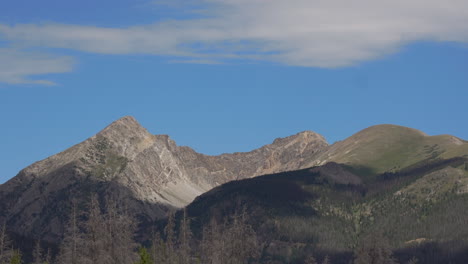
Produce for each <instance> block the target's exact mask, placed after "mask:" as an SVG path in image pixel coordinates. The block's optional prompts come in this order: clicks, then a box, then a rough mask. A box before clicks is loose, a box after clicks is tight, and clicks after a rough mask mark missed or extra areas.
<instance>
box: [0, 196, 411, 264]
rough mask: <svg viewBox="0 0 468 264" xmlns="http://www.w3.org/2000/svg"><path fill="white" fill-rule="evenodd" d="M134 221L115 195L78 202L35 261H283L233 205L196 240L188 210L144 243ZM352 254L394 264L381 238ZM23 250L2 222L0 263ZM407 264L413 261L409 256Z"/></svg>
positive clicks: (372, 263) (14, 259) (14, 263)
mask: <svg viewBox="0 0 468 264" xmlns="http://www.w3.org/2000/svg"><path fill="white" fill-rule="evenodd" d="M136 231H137V221H136V219H135V218H134V217H133V216H132V215H131V214H130V213H129V211H128V208H127V207H126V206H125V204H124V203H121V202H119V201H117V200H115V199H104V201H103V202H100V201H99V199H98V197H97V195H94V196H92V197H91V199H90V201H89V203H88V205H87V208H86V210H79V209H78V205H77V203H76V202H72V204H71V212H70V216H69V219H68V223H67V225H66V229H65V231H64V237H63V240H62V243H61V244H60V247H59V251H58V253H57V254H54V256H53V254H51V251H50V249H48V250H44V249H43V247H42V246H41V244H40V243H39V242H37V243H36V246H35V247H34V249H33V252H32V254H31V255H32V262H29V263H34V264H196V263H197V264H198V263H200V264H247V263H284V262H278V260H275V259H272V258H271V257H268V256H267V255H266V254H265V252H266V248H267V247H268V244H269V243H268V242H267V241H265V240H264V239H263V241H262V239H261V238H260V237H261V236H260V235H259V234H257V233H256V231H255V230H254V228H253V227H252V226H251V225H250V224H249V223H248V221H247V212H246V210H245V208H244V209H242V208H241V209H237V210H236V212H235V213H234V214H232V215H231V216H229V217H225V218H224V219H222V220H216V218H214V217H213V218H211V221H209V223H208V224H206V225H204V226H203V227H202V228H201V235H200V236H199V238H197V237H195V236H194V234H193V233H192V228H191V219H190V218H189V217H188V215H187V212H186V210H184V211H183V212H182V216H181V217H179V219H178V220H177V219H176V217H175V213H170V214H169V216H168V219H167V223H166V224H165V227H164V228H163V229H162V228H161V229H158V228H155V229H154V231H153V232H152V234H151V238H150V239H149V241H147V243H144V245H142V244H139V243H136V242H135V234H136ZM364 241H365V242H364V243H362V245H361V246H360V247H357V248H356V250H355V252H354V261H353V263H354V264H396V263H397V261H396V260H395V258H394V257H393V255H392V251H391V250H390V248H389V246H388V245H387V244H386V243H385V240H384V239H383V238H382V236H373V237H369V238H367V239H365V240H364ZM299 261H300V262H297V261H296V263H304V264H318V263H322V264H331V263H332V261H331V259H330V258H329V257H328V256H325V257H323V258H322V260H321V261H320V262H319V261H318V260H317V259H316V258H315V257H314V256H313V255H311V254H307V255H305V256H304V257H303V258H302V260H299ZM23 263H25V261H24V260H23V257H22V253H21V252H20V251H19V249H15V248H13V247H12V243H11V240H10V239H9V238H8V235H7V233H6V225H5V224H4V225H3V226H2V228H1V230H0V264H23ZM407 263H408V264H415V263H417V260H416V259H414V258H413V259H411V260H410V261H409V262H407Z"/></svg>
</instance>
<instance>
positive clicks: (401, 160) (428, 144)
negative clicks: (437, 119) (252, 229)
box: [310, 125, 468, 176]
mask: <svg viewBox="0 0 468 264" xmlns="http://www.w3.org/2000/svg"><path fill="white" fill-rule="evenodd" d="M464 155H466V156H468V143H467V142H466V141H463V140H461V139H458V138H456V137H453V136H450V135H440V136H428V135H426V134H424V133H423V132H421V131H418V130H415V129H411V128H407V127H402V126H396V125H378V126H373V127H370V128H367V129H364V130H362V131H360V132H358V133H356V134H355V135H353V136H351V137H349V138H347V139H345V140H344V141H340V142H337V143H335V144H334V145H333V146H331V147H330V149H329V150H327V151H326V152H324V153H323V154H321V155H320V156H319V157H318V159H317V160H314V161H311V162H310V165H311V166H312V165H317V164H325V163H326V162H329V161H334V162H337V163H342V164H348V165H350V166H352V167H354V168H355V169H356V172H358V173H360V174H361V175H363V176H371V175H376V174H380V173H384V172H395V171H399V170H401V169H404V168H406V167H409V166H412V165H415V164H418V163H420V162H424V161H430V160H434V159H438V158H443V159H449V158H453V157H460V156H464Z"/></svg>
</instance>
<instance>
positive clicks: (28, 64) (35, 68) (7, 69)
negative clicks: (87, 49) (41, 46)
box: [0, 48, 74, 85]
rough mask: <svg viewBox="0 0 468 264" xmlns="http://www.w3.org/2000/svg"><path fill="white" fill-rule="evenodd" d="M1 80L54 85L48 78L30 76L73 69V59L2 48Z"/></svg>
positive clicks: (0, 49) (0, 55) (10, 82)
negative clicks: (31, 77) (32, 77)
mask: <svg viewBox="0 0 468 264" xmlns="http://www.w3.org/2000/svg"><path fill="white" fill-rule="evenodd" d="M0 61H1V62H2V63H0V82H3V83H8V84H35V85H54V84H55V83H53V82H51V81H48V80H41V79H29V78H28V77H29V76H34V75H41V74H50V73H64V72H69V71H71V70H72V66H73V61H74V60H73V59H72V58H70V57H66V56H60V57H58V56H53V55H46V54H42V53H37V52H25V51H20V50H17V49H13V48H0Z"/></svg>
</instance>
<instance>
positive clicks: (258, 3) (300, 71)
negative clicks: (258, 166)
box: [0, 0, 468, 182]
mask: <svg viewBox="0 0 468 264" xmlns="http://www.w3.org/2000/svg"><path fill="white" fill-rule="evenodd" d="M375 2H376V1H371V0H358V1H353V5H349V4H348V5H347V4H346V3H348V2H346V1H333V0H330V1H305V0H293V1H280V0H270V1H265V0H249V1H247V0H198V1H197V0H185V1H179V0H171V1H166V0H160V1H145V0H138V1H127V0H118V1H107V0H105V1H104V0H103V1H90V0H86V1H58V0H55V1H52V0H44V1H33V0H17V1H8V2H5V3H2V4H1V8H0V61H1V62H2V63H1V65H0V115H1V123H2V129H0V146H1V151H0V182H4V181H6V180H8V179H9V178H11V177H13V176H15V175H16V174H17V173H18V171H19V170H20V169H22V168H24V167H26V166H27V165H29V164H31V163H32V162H35V161H38V160H41V159H43V158H46V157H48V156H50V155H53V154H55V153H57V152H60V151H62V150H64V149H66V148H68V147H70V146H72V145H74V144H77V143H79V142H81V141H83V140H85V139H86V138H88V137H90V136H92V135H93V134H95V133H97V132H98V131H99V130H100V129H102V128H104V127H105V126H106V125H108V124H109V123H111V122H112V121H114V120H116V119H118V118H120V117H122V116H125V115H132V116H134V117H135V118H136V119H137V120H138V121H139V122H140V123H141V124H142V125H143V126H144V127H146V128H147V129H148V130H149V131H150V132H151V133H154V134H169V135H170V136H171V137H172V138H173V139H174V140H176V142H177V143H178V144H179V145H188V146H191V147H193V148H194V149H195V150H197V151H199V152H201V153H206V154H219V153H223V152H235V151H249V150H251V149H254V148H257V147H259V146H261V145H264V144H268V143H270V142H272V141H273V140H274V139H275V138H276V137H284V136H288V135H291V134H295V133H297V132H300V131H303V130H312V131H315V132H318V133H320V134H322V135H324V136H325V137H326V138H327V140H328V141H329V142H330V143H333V142H334V141H337V140H341V139H344V138H346V137H348V136H350V135H352V134H353V133H355V132H357V131H359V130H361V129H364V128H366V127H368V126H371V125H376V124H382V123H392V124H399V125H403V126H409V127H413V128H417V129H420V130H423V131H424V132H426V133H428V134H431V135H435V134H452V135H455V136H458V137H460V138H463V139H468V123H467V122H466V120H467V114H468V111H467V106H466V105H467V99H468V45H467V43H468V26H466V25H468V3H467V2H466V1H458V0H447V1H443V2H441V1H435V0H426V1H420V0H413V1H402V0H401V1H400V0H394V1H380V2H379V3H377V4H376V3H375Z"/></svg>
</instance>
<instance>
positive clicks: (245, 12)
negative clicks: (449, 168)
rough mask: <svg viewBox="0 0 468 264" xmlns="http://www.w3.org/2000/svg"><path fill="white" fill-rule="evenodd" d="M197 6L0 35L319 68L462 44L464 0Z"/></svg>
mask: <svg viewBox="0 0 468 264" xmlns="http://www.w3.org/2000/svg"><path fill="white" fill-rule="evenodd" d="M174 1H175V0H174ZM191 2H196V1H194V0H192V1H191ZM198 3H200V4H204V5H205V7H206V8H205V9H204V12H203V13H202V14H203V16H204V17H202V18H197V19H190V20H172V21H165V22H160V23H155V24H151V25H139V26H132V27H127V28H103V27H92V26H80V25H67V24H38V25H33V24H17V25H13V26H9V25H0V38H2V37H3V38H4V39H6V40H8V41H9V42H11V43H15V44H18V45H24V46H32V47H46V48H65V49H71V50H78V51H83V52H90V53H100V54H150V55H163V56H171V57H175V58H176V59H170V61H172V62H174V61H182V62H190V61H194V62H203V61H207V62H210V63H213V62H225V61H228V60H236V59H240V60H248V61H269V62H274V63H279V64H285V65H294V66H307V67H325V68H333V67H343V66H349V65H353V64H356V63H359V62H362V61H366V60H371V59H376V58H379V57H382V56H385V55H386V54H388V53H392V52H395V51H397V50H398V49H399V48H400V47H401V46H402V45H405V44H408V43H412V42H415V41H451V42H463V43H466V42H468V26H467V25H468V1H466V0H444V1H440V0H380V1H379V0H354V1H348V0H289V1H285V0H200V1H199V2H198ZM174 6H178V5H174ZM182 6H183V5H182ZM185 11H186V10H185ZM2 56H5V54H4V55H2ZM54 62H55V63H57V64H67V63H65V62H63V61H60V62H59V61H54ZM67 65H68V64H67ZM52 68H53V69H54V70H55V71H56V70H58V69H56V68H54V67H52ZM66 69H68V68H66ZM25 74H27V73H25ZM2 76H3V75H2ZM13 76H16V78H17V79H18V80H20V82H21V80H23V81H24V79H22V78H21V77H18V76H21V75H18V74H16V75H15V74H13V75H10V77H8V78H7V77H2V78H3V79H10V82H11V81H12V80H15V77H13Z"/></svg>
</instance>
